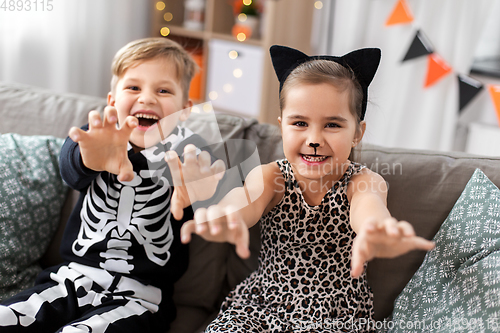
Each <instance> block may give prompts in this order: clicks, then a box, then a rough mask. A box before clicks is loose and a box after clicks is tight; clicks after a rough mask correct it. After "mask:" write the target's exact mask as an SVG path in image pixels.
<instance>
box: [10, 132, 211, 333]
mask: <svg viewBox="0 0 500 333" xmlns="http://www.w3.org/2000/svg"><path fill="white" fill-rule="evenodd" d="M83 129H84V130H87V129H88V126H84V127H83ZM187 144H194V145H195V146H197V147H203V146H205V143H204V141H203V139H202V138H201V137H200V136H198V135H196V134H193V133H192V132H191V131H190V130H189V129H186V128H182V127H176V128H175V129H174V130H173V131H172V133H171V134H170V135H169V136H168V137H167V138H166V139H164V140H163V141H162V142H160V143H159V144H157V145H156V146H153V147H150V148H147V149H144V150H142V151H141V152H138V153H134V151H133V149H132V146H131V145H130V143H129V147H128V148H129V150H128V157H129V159H130V161H131V162H132V165H133V170H134V174H135V177H134V179H133V180H132V181H129V182H120V181H118V179H117V176H116V175H113V174H110V173H108V172H96V171H93V170H90V169H88V168H86V167H85V166H84V165H83V162H82V159H81V155H80V149H79V146H78V144H77V143H75V142H73V141H72V140H71V139H69V138H68V139H67V140H66V142H65V143H64V146H63V148H62V150H61V156H60V168H61V175H62V177H63V179H64V180H65V181H66V182H67V183H68V185H69V186H70V187H72V188H74V189H76V190H78V191H80V197H79V199H78V202H77V204H76V207H75V208H74V210H73V212H72V214H71V216H70V218H69V220H68V223H67V226H66V230H65V233H64V237H63V241H62V244H61V253H62V256H63V259H64V260H65V263H64V264H63V265H60V266H57V267H53V268H49V269H47V270H46V271H44V272H42V273H41V274H40V276H39V277H38V279H37V283H36V286H35V287H34V288H32V289H30V290H27V291H25V292H23V293H20V294H18V295H16V296H14V297H13V298H11V299H9V300H7V301H5V302H3V303H2V304H3V305H0V332H37V333H38V332H164V331H166V330H167V329H168V327H169V323H170V322H171V321H172V320H173V319H174V318H175V307H174V304H173V301H172V293H173V284H174V282H175V281H176V280H177V279H178V278H179V277H180V276H181V275H182V274H183V273H184V271H185V270H186V268H187V264H188V255H187V246H186V245H182V244H181V242H180V228H181V226H182V223H183V222H184V221H187V220H189V219H191V218H192V210H191V209H190V207H188V208H186V209H185V210H184V217H183V220H182V221H176V220H175V219H174V218H173V217H172V216H171V214H170V199H171V196H172V192H173V186H172V185H171V183H172V182H171V176H170V171H169V169H168V166H167V164H166V162H165V160H164V156H165V152H166V151H167V150H175V151H177V153H178V155H179V156H181V155H182V152H183V151H184V147H185V146H186V145H187ZM198 152H199V149H198ZM64 325H66V326H64Z"/></svg>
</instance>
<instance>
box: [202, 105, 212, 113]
mask: <svg viewBox="0 0 500 333" xmlns="http://www.w3.org/2000/svg"><path fill="white" fill-rule="evenodd" d="M213 110H214V109H213V108H212V104H210V103H205V104H203V111H204V112H206V113H209V112H212V111H213Z"/></svg>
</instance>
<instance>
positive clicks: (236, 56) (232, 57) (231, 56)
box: [228, 50, 238, 60]
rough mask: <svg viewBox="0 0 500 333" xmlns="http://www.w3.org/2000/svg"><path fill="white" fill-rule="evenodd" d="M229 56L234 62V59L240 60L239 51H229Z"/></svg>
mask: <svg viewBox="0 0 500 333" xmlns="http://www.w3.org/2000/svg"><path fill="white" fill-rule="evenodd" d="M228 56H229V58H230V59H233V60H234V59H236V58H238V51H235V50H232V51H229V54H228Z"/></svg>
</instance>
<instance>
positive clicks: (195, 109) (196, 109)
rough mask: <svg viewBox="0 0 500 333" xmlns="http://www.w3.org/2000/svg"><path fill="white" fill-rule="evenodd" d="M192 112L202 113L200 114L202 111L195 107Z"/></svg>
mask: <svg viewBox="0 0 500 333" xmlns="http://www.w3.org/2000/svg"><path fill="white" fill-rule="evenodd" d="M191 112H192V113H201V112H200V109H199V108H198V107H197V106H193V107H192V108H191Z"/></svg>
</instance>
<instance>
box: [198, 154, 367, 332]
mask: <svg viewBox="0 0 500 333" xmlns="http://www.w3.org/2000/svg"><path fill="white" fill-rule="evenodd" d="M277 163H278V166H279V168H280V170H281V172H282V174H283V177H284V180H285V187H286V188H285V193H284V195H283V199H282V200H281V201H280V203H279V204H278V205H276V206H275V207H274V208H273V209H272V210H271V212H269V213H268V214H267V215H266V216H264V217H262V218H261V220H260V225H261V238H262V246H261V251H260V258H259V267H258V269H257V270H256V271H255V272H253V273H252V274H251V275H250V276H248V277H247V278H246V280H244V281H243V282H242V283H240V284H239V285H238V286H237V287H236V288H235V289H234V290H233V291H232V292H231V293H230V294H229V295H228V297H227V298H226V300H225V301H224V303H223V304H222V307H221V312H220V313H219V315H218V317H217V318H216V319H215V320H214V321H213V322H212V323H211V324H210V325H209V326H208V327H207V330H206V332H259V333H260V332H276V333H277V332H370V331H371V330H370V329H369V328H370V325H365V324H366V323H368V322H369V320H371V319H372V318H373V303H372V293H371V291H370V289H369V287H368V283H367V280H366V274H363V275H362V276H361V277H360V278H356V279H354V278H352V277H351V274H350V265H351V259H350V256H351V246H352V241H353V239H354V236H355V233H354V231H353V230H352V229H351V226H350V223H349V202H348V200H347V194H346V193H347V184H348V182H349V180H350V178H351V177H352V176H353V175H354V174H356V173H357V172H359V171H360V170H361V169H362V168H363V166H361V165H359V164H356V163H353V162H351V163H350V164H349V167H348V168H347V171H346V172H345V174H344V175H343V176H342V178H341V179H340V180H339V181H337V182H336V183H335V185H334V186H333V188H331V189H330V190H329V191H328V192H327V194H326V195H325V196H324V198H323V200H322V202H321V204H320V205H318V206H310V205H309V204H307V203H306V202H305V200H304V198H303V196H302V193H301V190H300V188H299V186H298V183H297V181H296V180H295V177H294V175H293V171H292V168H291V166H290V164H289V162H288V161H287V160H280V161H277ZM360 318H361V319H360ZM364 323H365V324H364Z"/></svg>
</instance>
